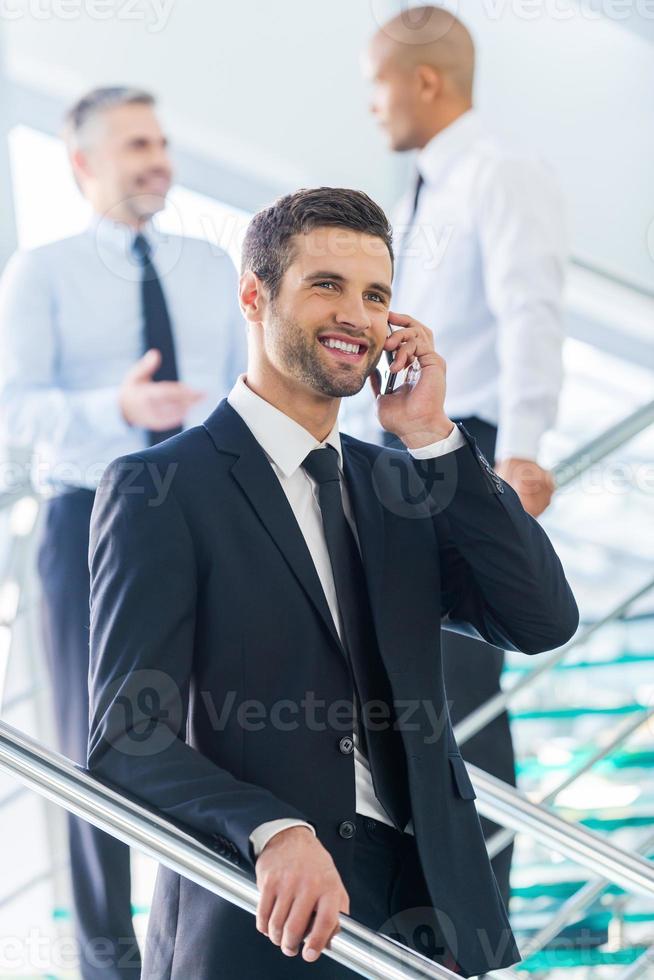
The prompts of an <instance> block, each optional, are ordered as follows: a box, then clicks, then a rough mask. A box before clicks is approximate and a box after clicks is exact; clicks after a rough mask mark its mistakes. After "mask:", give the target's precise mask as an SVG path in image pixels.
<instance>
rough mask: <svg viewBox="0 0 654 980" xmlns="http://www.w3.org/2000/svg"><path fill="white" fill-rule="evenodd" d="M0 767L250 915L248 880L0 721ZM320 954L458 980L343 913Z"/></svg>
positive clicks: (395, 979) (382, 973) (388, 979)
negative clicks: (337, 929) (333, 934)
mask: <svg viewBox="0 0 654 980" xmlns="http://www.w3.org/2000/svg"><path fill="white" fill-rule="evenodd" d="M0 768H2V769H4V770H6V771H7V772H9V773H10V774H11V775H13V776H15V777H17V778H18V779H19V780H21V781H22V782H23V783H24V784H26V785H27V786H28V787H29V788H30V789H33V790H35V791H36V792H38V793H39V794H40V795H42V796H44V797H46V798H47V799H49V800H51V801H52V802H53V803H56V804H57V805H58V806H62V807H64V808H65V809H66V810H68V811H70V812H71V813H74V814H76V815H77V816H79V817H82V818H83V819H84V820H87V821H89V822H90V823H92V824H94V825H95V826H96V827H99V828H100V829H101V830H105V831H107V833H110V834H111V835H112V836H114V837H117V838H118V839H119V840H122V841H124V843H126V844H129V845H131V846H133V847H137V848H138V849H139V850H141V851H143V853H145V854H147V855H149V856H150V857H152V858H154V860H156V861H159V862H160V863H161V864H165V865H166V866H167V867H169V868H171V869H172V870H173V871H176V872H177V873H178V874H181V875H184V877H186V878H189V879H190V880H191V881H194V882H196V883H197V884H199V885H201V886H202V887H203V888H207V889H208V890H209V891H211V892H213V893H214V894H216V895H219V896H220V897H221V898H224V899H226V900H227V901H229V902H232V903H233V904H234V905H237V906H238V907H239V908H242V909H245V910H246V911H247V912H250V913H251V914H254V912H255V910H256V905H257V900H258V891H257V888H256V885H255V883H254V881H253V880H252V879H251V878H249V877H247V876H246V875H244V874H243V873H242V872H241V871H239V870H238V869H236V868H235V867H234V866H233V865H230V864H229V863H228V862H227V861H225V860H223V859H222V858H221V857H219V856H218V855H217V854H215V853H214V852H213V851H212V850H210V848H208V847H205V846H204V845H203V844H201V843H199V842H198V841H197V840H195V839H194V838H193V837H191V836H190V835H188V834H186V833H184V831H182V830H180V829H179V828H178V827H176V826H175V825H174V824H172V823H170V822H169V821H167V820H166V819H164V818H163V817H161V816H159V815H158V814H156V813H154V812H150V811H149V810H147V809H146V808H145V807H142V806H139V805H138V804H137V803H135V802H133V801H132V800H129V799H127V798H126V797H124V796H122V795H121V794H120V793H118V792H117V791H116V790H113V789H111V788H109V787H108V786H104V785H103V784H102V783H100V782H98V781H97V780H96V779H94V778H93V777H92V776H91V775H89V773H87V772H85V771H84V770H83V769H81V768H80V767H78V766H75V765H73V763H72V762H70V761H69V760H68V759H65V758H64V757H63V756H60V755H58V754H57V753H55V752H52V751H50V750H48V749H45V748H44V747H43V746H41V745H39V744H38V743H37V742H35V741H34V740H33V739H31V738H29V737H28V736H27V735H25V734H23V733H22V732H19V731H17V730H16V729H14V728H12V727H11V726H9V725H7V724H5V723H4V722H0ZM340 926H341V931H340V932H339V934H338V935H337V936H335V937H334V939H333V940H332V942H331V944H330V948H329V949H328V950H326V955H327V956H329V957H331V958H332V959H334V960H336V961H337V962H339V963H342V964H343V965H344V966H347V967H349V968H350V969H351V970H354V971H355V972H356V973H358V974H359V975H360V976H363V977H367V978H368V980H410V978H413V980H425V978H433V980H457V978H456V974H454V973H452V972H451V971H450V970H447V969H445V967H441V966H439V965H438V964H436V963H432V962H431V960H428V959H427V958H426V957H424V956H421V955H420V954H419V953H414V952H413V951H412V950H410V949H407V948H406V947H404V946H402V945H400V944H399V943H396V942H394V941H393V940H391V939H386V938H385V937H383V936H380V935H379V934H377V933H375V932H373V931H372V930H370V929H367V928H366V927H365V926H362V925H360V924H359V923H357V922H354V920H352V919H350V918H349V917H348V916H344V915H341V916H340Z"/></svg>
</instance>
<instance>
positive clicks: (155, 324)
mask: <svg viewBox="0 0 654 980" xmlns="http://www.w3.org/2000/svg"><path fill="white" fill-rule="evenodd" d="M133 247H134V252H135V254H136V255H137V257H138V259H139V261H140V263H141V266H142V268H143V278H142V280H141V306H142V310H143V350H144V352H145V351H147V350H150V348H151V347H155V348H156V349H157V350H158V351H160V353H161V364H160V366H159V368H158V369H157V371H156V372H155V374H154V376H153V380H154V381H178V380H179V375H178V374H177V360H176V358H175V341H174V338H173V330H172V326H171V323H170V317H169V315H168V307H167V306H166V297H165V296H164V293H163V289H162V288H161V283H160V281H159V276H158V275H157V270H156V269H155V267H154V265H153V264H152V260H151V258H150V253H151V249H150V244H149V242H148V240H147V239H146V238H145V236H144V235H137V236H136V238H135V239H134V246H133ZM181 431H182V429H181V426H178V427H177V428H175V429H167V430H166V431H164V432H154V431H151V430H148V443H149V445H150V446H154V445H156V444H157V443H158V442H163V441H164V439H169V438H170V436H175V435H177V434H178V433H179V432H181Z"/></svg>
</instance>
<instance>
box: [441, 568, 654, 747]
mask: <svg viewBox="0 0 654 980" xmlns="http://www.w3.org/2000/svg"><path fill="white" fill-rule="evenodd" d="M652 589H654V578H653V579H651V580H650V581H649V582H647V584H646V585H643V586H642V587H641V588H640V589H638V590H637V591H636V592H634V593H632V595H630V596H629V597H628V598H627V599H625V600H624V601H622V602H621V603H619V605H617V606H615V607H614V608H613V609H612V610H611V611H610V612H608V613H607V614H606V616H602V618H601V619H598V620H597V621H596V622H594V623H592V624H591V625H590V626H587V627H586V628H585V629H583V630H581V631H580V632H579V633H577V635H576V636H573V638H572V639H571V640H569V641H568V642H567V643H566V644H564V646H562V647H559V649H558V650H554V651H553V652H552V653H550V654H548V655H546V656H544V657H541V658H540V663H539V664H538V666H537V667H532V669H531V670H530V671H529V673H528V674H525V675H524V677H522V678H521V679H520V680H519V681H516V682H515V683H514V684H513V685H512V686H511V687H510V688H509V690H508V691H501V692H500V693H499V694H496V695H495V696H494V697H492V698H489V700H488V701H486V702H484V704H482V705H481V706H480V707H479V708H477V709H476V710H475V711H472V712H471V713H470V714H469V715H468V716H467V718H464V719H463V720H462V721H460V722H459V723H458V725H456V726H455V728H454V735H455V738H456V740H457V742H458V744H459V745H464V744H465V742H467V741H468V739H471V738H472V736H473V735H476V734H477V732H480V731H481V730H482V728H485V727H486V725H488V724H489V723H490V722H491V721H493V720H494V719H495V718H497V717H498V715H501V714H502V712H503V711H506V709H507V708H508V706H509V705H510V704H511V703H512V702H513V701H514V700H515V699H516V697H517V696H518V695H519V694H520V693H521V692H522V691H524V690H525V688H528V687H531V685H532V684H534V683H535V682H536V681H537V680H538V679H539V678H541V677H542V676H543V675H544V674H547V673H548V672H549V671H550V670H551V669H552V668H553V667H554V666H555V665H556V664H558V663H559V662H560V661H561V660H563V659H564V658H565V657H567V655H568V654H569V653H570V651H571V650H572V649H574V648H575V647H578V646H581V645H582V644H583V643H586V641H587V640H588V639H590V637H591V636H592V635H593V634H594V633H597V631H598V630H600V629H602V627H603V626H606V624H607V623H612V622H613V621H614V620H616V619H619V618H620V616H622V614H623V613H625V612H626V611H627V609H629V607H630V606H631V605H633V603H634V602H636V601H637V600H638V599H640V598H642V596H644V595H646V594H647V593H648V592H650V591H651V590H652Z"/></svg>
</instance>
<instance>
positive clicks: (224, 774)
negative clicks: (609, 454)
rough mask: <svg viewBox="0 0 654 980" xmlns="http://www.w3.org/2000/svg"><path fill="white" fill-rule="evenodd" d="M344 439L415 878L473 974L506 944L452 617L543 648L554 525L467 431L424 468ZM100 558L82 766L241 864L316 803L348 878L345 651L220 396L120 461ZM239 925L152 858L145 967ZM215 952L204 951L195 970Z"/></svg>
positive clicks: (104, 505)
mask: <svg viewBox="0 0 654 980" xmlns="http://www.w3.org/2000/svg"><path fill="white" fill-rule="evenodd" d="M342 442H343V453H344V468H345V476H346V480H347V483H348V488H349V492H350V495H351V499H352V503H353V508H354V513H355V517H356V525H357V530H358V535H359V539H360V544H361V550H362V556H363V561H364V566H365V571H366V577H367V583H368V588H369V592H370V599H371V606H372V611H373V616H374V621H375V625H376V631H377V636H378V642H379V648H380V653H381V658H382V660H383V663H384V665H385V668H386V671H387V673H388V677H389V679H390V683H391V687H392V691H393V695H394V698H395V699H396V701H397V702H398V704H399V705H400V706H403V707H402V710H403V711H404V712H406V714H405V717H404V724H403V725H402V739H403V743H404V748H405V754H406V761H407V771H408V781H409V786H410V793H411V801H412V813H413V821H414V825H415V834H416V841H417V846H418V849H419V853H420V856H421V860H422V864H423V867H424V873H425V877H426V881H427V883H428V886H429V889H430V893H431V896H432V899H433V903H434V906H435V907H436V908H437V909H439V910H442V911H443V912H444V913H445V914H446V915H447V916H449V918H450V919H451V920H452V922H453V924H454V928H455V930H456V940H457V944H458V951H457V959H458V961H459V963H460V964H461V966H462V968H463V970H464V972H465V973H466V974H471V973H480V972H483V971H485V970H486V969H487V968H488V966H489V959H488V956H489V950H490V951H492V952H493V953H497V956H496V958H495V960H494V961H493V962H492V963H491V965H492V966H494V967H500V966H508V965H509V964H510V963H512V962H514V961H515V960H516V959H517V958H518V953H517V950H516V948H515V944H514V941H513V937H512V934H511V932H510V929H509V926H508V920H507V918H506V914H505V911H504V907H503V905H502V903H501V900H500V899H499V897H498V892H497V887H496V883H495V880H494V878H493V876H492V872H491V870H490V865H489V862H488V858H487V855H486V851H485V847H484V843H483V840H482V836H481V832H480V827H479V821H478V818H477V814H476V810H475V806H474V803H473V799H474V791H473V788H472V785H471V782H470V779H469V777H468V774H467V772H466V769H465V765H464V763H463V760H462V758H461V756H460V754H459V752H458V749H457V746H456V744H455V741H454V738H453V735H452V731H451V726H450V724H449V720H448V719H447V715H446V713H444V710H445V709H444V705H445V694H444V688H443V677H442V669H441V656H440V632H441V631H440V627H441V617H442V616H443V615H444V614H446V613H450V614H451V615H452V617H453V618H455V619H460V620H464V621H466V622H469V623H471V624H472V625H473V626H474V627H475V628H476V629H477V630H478V631H479V632H480V633H481V635H482V636H484V637H485V638H486V639H488V640H490V641H491V642H493V643H497V644H500V645H502V646H505V647H512V648H517V649H520V650H523V651H525V652H528V653H538V652H540V651H543V650H547V649H549V648H552V647H556V646H558V645H560V644H562V643H564V642H565V641H566V640H567V639H568V638H569V637H570V636H571V635H572V634H573V632H574V631H575V629H576V627H577V622H578V615H577V608H576V605H575V601H574V599H573V597H572V594H571V592H570V589H569V587H568V584H567V582H566V579H565V577H564V574H563V571H562V569H561V565H560V563H559V560H558V558H557V556H556V554H555V553H554V551H553V549H552V547H551V545H550V543H549V541H548V539H547V537H546V535H545V533H544V532H543V530H542V529H541V528H540V526H539V525H538V524H537V523H536V521H534V520H532V518H531V517H529V516H528V515H527V514H526V513H525V512H524V510H523V509H522V507H521V505H520V502H519V500H518V498H517V497H516V495H515V494H514V493H513V491H512V490H511V489H510V488H509V487H508V486H506V485H504V484H503V483H502V481H501V480H499V478H498V477H497V476H495V474H494V473H493V472H492V470H490V467H489V466H488V465H487V464H486V462H485V460H484V458H483V457H482V456H481V454H480V453H479V452H478V450H477V449H476V446H475V444H474V440H472V439H469V441H468V442H467V444H466V445H465V446H464V447H462V448H460V449H459V450H457V451H456V452H455V453H452V454H450V455H448V456H444V457H441V458H440V459H436V460H434V461H431V462H430V463H429V464H426V465H424V464H419V465H416V464H415V463H414V462H413V461H412V460H411V458H410V457H409V456H408V454H406V453H401V452H397V451H395V450H389V449H382V448H380V447H378V446H373V445H368V444H366V443H363V442H359V441H358V440H356V439H353V438H350V437H349V436H345V435H344V436H343V437H342ZM90 556H91V559H90V560H91V575H92V588H91V669H90V689H91V731H90V741H89V756H88V766H89V769H90V771H91V772H92V773H94V774H96V775H97V776H99V777H101V778H103V779H105V780H108V781H110V782H112V783H114V784H117V785H118V786H120V787H122V788H123V789H125V790H127V791H128V792H129V793H131V794H132V795H134V796H136V797H138V798H139V799H141V800H143V801H145V802H146V803H148V804H150V805H151V806H154V807H156V808H157V809H158V810H160V811H162V812H163V813H165V814H167V815H168V816H170V817H171V818H173V819H175V820H177V821H178V822H179V823H180V824H182V825H183V826H184V827H185V829H189V828H190V829H191V830H192V831H193V832H196V833H197V834H198V835H200V836H201V838H202V839H204V840H208V841H212V842H213V844H214V846H215V848H216V849H217V850H218V851H219V852H220V853H221V854H224V855H227V856H228V857H230V858H231V859H232V860H234V861H235V862H236V863H237V864H239V865H240V866H241V867H242V868H244V869H247V870H249V871H250V872H252V871H253V868H254V862H253V855H252V853H251V848H250V844H249V840H248V838H249V835H250V833H251V832H252V830H253V829H254V828H255V827H257V826H258V825H259V824H261V823H263V822H265V821H268V820H274V819H277V818H280V817H295V818H300V819H305V820H308V821H310V822H311V823H312V824H313V825H314V826H315V828H316V830H317V833H318V837H319V839H320V840H321V841H322V843H323V844H324V845H325V847H326V848H327V849H328V850H329V851H330V853H331V854H332V856H333V858H334V860H335V863H336V866H337V868H338V870H339V872H340V873H341V875H342V877H343V880H344V883H345V885H346V887H347V883H348V878H349V876H350V871H351V864H352V857H353V849H354V840H353V839H352V838H351V837H349V838H348V837H347V836H346V835H345V833H344V829H343V823H344V821H353V820H354V817H355V779H354V762H353V756H352V754H351V753H344V752H343V750H342V749H341V748H340V746H341V739H342V738H343V735H344V734H345V733H344V732H343V730H342V724H340V725H339V712H340V719H341V720H342V719H343V717H347V712H345V715H344V714H343V711H342V710H341V709H339V707H338V705H339V704H340V705H341V706H342V705H343V703H344V702H347V701H348V700H351V697H352V692H351V689H350V686H349V672H348V667H347V663H346V660H345V657H344V654H343V650H342V647H341V645H340V642H339V639H338V634H337V633H336V630H335V627H334V623H333V621H332V618H331V616H330V613H329V609H328V606H327V602H326V600H325V597H324V594H323V592H322V589H321V586H320V582H319V579H318V576H317V573H316V570H315V567H314V565H313V563H312V561H311V558H310V555H309V551H308V549H307V546H306V543H305V541H304V539H303V537H302V535H301V533H300V530H299V528H298V525H297V523H296V520H295V518H294V515H293V513H292V511H291V508H290V506H289V504H288V501H287V499H286V496H285V494H284V491H283V490H282V488H281V486H280V483H279V481H278V479H277V477H276V475H275V473H274V471H273V469H272V468H271V466H270V464H269V463H268V461H267V459H266V457H265V455H264V453H263V451H262V449H261V448H260V446H259V444H258V443H257V442H256V440H255V439H254V437H253V435H252V434H251V432H250V430H249V429H248V428H247V426H246V425H245V423H244V422H243V420H242V419H241V418H240V416H239V415H238V414H237V413H236V412H235V411H234V410H233V409H232V408H231V406H230V405H229V404H228V403H227V402H226V401H223V402H221V404H220V405H219V406H218V408H217V409H216V410H215V412H214V413H213V414H212V415H211V416H210V418H209V419H208V420H207V422H206V423H205V424H204V425H203V426H198V427H196V428H193V429H190V430H188V431H186V432H184V433H182V434H180V435H178V436H176V437H174V438H173V439H170V440H168V441H166V442H164V443H162V444H160V445H158V446H155V447H153V448H151V449H148V450H146V451H144V452H142V453H140V454H132V455H130V456H126V457H123V458H121V459H119V460H116V461H115V462H114V463H112V464H111V466H110V467H109V468H108V470H107V471H106V474H105V477H104V478H103V480H102V483H101V486H100V488H99V490H98V494H97V498H96V503H95V508H94V513H93V518H92V527H91V545H90ZM321 705H322V707H321ZM435 718H439V719H440V721H441V728H440V729H439V727H438V725H437V724H435V721H434V719H435ZM347 724H348V725H349V724H350V722H349V721H348V722H347ZM348 733H349V732H348ZM228 923H229V912H228V909H227V903H225V902H223V901H222V900H220V899H218V898H217V897H216V896H214V895H212V894H209V893H208V892H205V891H204V890H203V889H201V888H199V886H197V885H195V884H193V883H192V882H188V881H185V882H181V884H180V882H179V880H178V878H177V876H176V875H174V874H173V873H172V872H168V871H165V870H162V871H161V872H160V876H159V882H158V886H157V891H156V895H155V900H154V904H153V908H152V913H151V922H150V929H149V934H148V943H149V944H151V945H152V946H153V949H152V951H151V952H147V951H146V961H147V959H148V956H151V957H152V958H153V961H154V958H155V956H156V955H158V959H159V962H160V964H161V974H159V973H158V972H156V971H154V969H153V972H152V973H150V974H148V976H154V975H157V976H159V975H161V976H162V977H164V976H165V977H171V976H172V977H178V976H179V977H180V978H181V977H182V976H184V980H186V976H188V975H190V974H189V973H188V961H187V965H186V967H184V966H183V960H184V957H183V956H182V955H181V953H180V954H178V955H179V959H178V958H177V956H176V957H175V961H174V962H173V946H175V948H176V949H179V950H182V949H184V950H189V949H193V948H196V949H197V947H198V944H200V945H201V946H202V949H203V955H202V962H204V963H213V964H214V966H215V964H216V963H219V962H220V956H221V955H225V956H229V955H230V948H231V937H230V935H229V934H228ZM252 930H253V936H254V922H253V923H252ZM173 937H174V941H173ZM154 947H156V949H155V948H154ZM233 952H234V951H233V950H231V955H233ZM211 953H214V954H216V955H215V956H212V955H210V954H211ZM198 955H199V954H198ZM211 969H212V968H211ZM211 969H210V968H209V967H207V968H206V971H204V970H203V969H202V968H201V967H200V965H199V961H198V963H197V964H196V968H195V969H193V971H192V973H193V976H194V977H195V978H200V977H204V976H205V975H206V976H207V977H209V976H213V973H212V972H211ZM185 970H186V971H187V972H186V973H185V972H184V971H185Z"/></svg>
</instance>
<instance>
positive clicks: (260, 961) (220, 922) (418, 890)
mask: <svg viewBox="0 0 654 980" xmlns="http://www.w3.org/2000/svg"><path fill="white" fill-rule="evenodd" d="M356 825H357V830H356V835H355V839H354V863H353V868H352V874H351V877H350V880H349V882H348V883H347V890H348V894H349V896H350V915H351V917H352V918H353V919H355V920H356V921H357V922H360V923H362V924H363V925H366V926H368V927H369V928H370V929H373V930H375V931H377V932H382V933H384V934H385V935H388V936H391V937H392V938H394V939H397V940H398V941H400V942H402V943H403V944H404V945H407V946H410V947H411V948H413V949H416V950H417V951H418V952H420V953H422V954H423V955H424V956H428V957H430V958H431V959H435V960H436V961H438V962H442V963H444V964H445V965H448V966H450V967H451V968H452V969H456V963H455V960H454V956H455V955H456V936H455V935H454V930H453V927H452V925H451V923H449V921H448V920H444V930H445V934H446V935H447V941H448V942H449V943H451V945H452V946H453V947H454V948H453V950H452V952H451V953H450V952H449V951H445V950H444V947H445V944H446V940H445V939H444V937H443V933H442V931H441V923H440V920H439V917H437V915H436V912H435V910H434V908H433V906H432V901H431V898H430V896H429V892H428V889H427V885H426V883H425V880H424V877H423V872H422V868H421V865H420V860H419V857H418V852H417V848H416V844H415V840H414V838H413V837H412V836H411V835H409V834H401V833H399V832H398V831H396V830H393V829H392V828H390V827H387V826H385V825H384V824H380V823H379V822H377V821H376V820H371V819H369V818H367V817H362V816H357V822H356ZM159 874H160V875H161V871H160V872H159ZM157 887H158V888H159V887H160V881H159V880H158V881H157ZM471 887H473V886H472V885H471ZM179 900H181V901H182V902H183V904H184V913H183V914H184V919H185V922H191V923H192V922H194V921H199V922H200V921H201V922H202V923H203V926H202V929H201V930H200V929H198V932H197V933H196V934H195V935H193V934H192V930H191V933H190V934H189V931H188V930H186V929H185V937H186V939H185V942H182V941H181V940H180V939H179V938H175V926H174V923H171V922H167V923H162V924H161V925H160V930H161V933H160V935H159V937H154V936H151V935H150V934H149V935H148V944H147V950H146V953H145V958H144V963H143V980H187V978H195V980H209V978H211V980H213V978H216V980H302V978H304V980H356V978H357V977H358V976H359V974H357V973H355V972H354V971H352V970H350V969H348V968H346V967H344V966H341V965H340V964H339V963H337V962H336V961H335V960H333V959H331V958H330V957H327V956H325V955H324V954H323V955H321V957H320V959H319V960H318V961H317V962H316V963H305V962H304V960H303V959H302V956H301V953H298V954H297V955H296V956H294V957H286V956H284V954H283V953H282V952H281V950H280V949H279V948H278V947H277V946H274V945H273V944H272V943H271V942H270V940H269V939H268V938H267V937H266V936H264V935H262V934H261V933H259V932H257V931H256V928H255V923H254V917H253V916H252V915H251V914H250V913H249V912H244V911H242V910H241V909H239V908H237V907H236V906H233V905H232V906H229V905H227V903H226V902H225V901H224V900H223V899H219V898H217V897H215V896H212V895H209V894H207V892H205V891H204V890H202V889H200V888H198V887H197V886H193V885H192V886H191V887H189V888H185V887H184V886H183V885H182V890H181V892H180V898H179ZM194 903H198V906H201V908H200V907H199V908H198V914H197V916H195V915H194ZM207 904H210V905H213V908H214V910H215V912H214V914H215V929H216V932H217V933H218V935H217V937H216V939H217V942H216V943H215V945H214V946H213V947H212V944H211V942H210V941H208V939H210V937H208V936H207V935H206V929H207V926H206V923H207V921H208V919H209V920H210V919H211V916H210V915H208V914H207ZM221 940H222V941H221ZM158 943H162V945H163V946H164V947H165V954H164V955H163V956H162V957H161V958H160V957H159V956H158V954H157V944H158ZM173 943H174V949H173V948H172V947H171V944H173Z"/></svg>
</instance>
